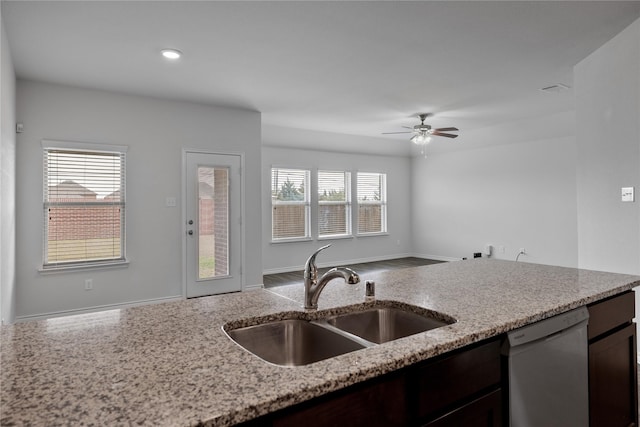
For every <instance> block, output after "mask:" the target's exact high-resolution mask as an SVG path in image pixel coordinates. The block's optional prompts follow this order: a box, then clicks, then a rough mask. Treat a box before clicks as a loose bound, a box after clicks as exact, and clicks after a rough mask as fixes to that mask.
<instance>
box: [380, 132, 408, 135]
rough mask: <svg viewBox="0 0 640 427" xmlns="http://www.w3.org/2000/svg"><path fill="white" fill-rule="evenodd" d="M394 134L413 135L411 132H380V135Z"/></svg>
mask: <svg viewBox="0 0 640 427" xmlns="http://www.w3.org/2000/svg"><path fill="white" fill-rule="evenodd" d="M396 133H413V132H382V135H393V134H396Z"/></svg>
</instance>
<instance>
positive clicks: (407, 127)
mask: <svg viewBox="0 0 640 427" xmlns="http://www.w3.org/2000/svg"><path fill="white" fill-rule="evenodd" d="M400 127H403V128H405V129H413V128H412V127H409V126H400Z"/></svg>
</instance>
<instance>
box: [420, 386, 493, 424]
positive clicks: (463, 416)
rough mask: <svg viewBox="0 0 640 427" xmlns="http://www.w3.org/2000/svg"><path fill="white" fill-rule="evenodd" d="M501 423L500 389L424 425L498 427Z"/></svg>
mask: <svg viewBox="0 0 640 427" xmlns="http://www.w3.org/2000/svg"><path fill="white" fill-rule="evenodd" d="M501 425H502V396H501V393H500V390H496V391H494V392H492V393H489V394H487V395H485V396H483V397H481V398H479V399H476V400H474V401H472V402H470V403H468V404H466V405H464V406H462V407H460V408H458V409H456V410H454V411H452V412H449V413H448V414H446V415H444V416H442V417H440V418H438V419H437V420H433V421H431V422H430V423H427V424H425V425H424V427H451V426H474V427H498V426H501Z"/></svg>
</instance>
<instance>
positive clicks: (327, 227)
mask: <svg viewBox="0 0 640 427" xmlns="http://www.w3.org/2000/svg"><path fill="white" fill-rule="evenodd" d="M350 193H351V173H349V172H331V171H318V236H319V237H332V236H348V235H350V234H351V194H350Z"/></svg>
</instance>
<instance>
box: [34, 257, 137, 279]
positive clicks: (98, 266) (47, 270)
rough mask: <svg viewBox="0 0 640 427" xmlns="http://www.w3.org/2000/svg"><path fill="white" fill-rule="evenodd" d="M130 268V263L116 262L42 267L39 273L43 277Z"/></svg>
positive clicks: (126, 261) (125, 261)
mask: <svg viewBox="0 0 640 427" xmlns="http://www.w3.org/2000/svg"><path fill="white" fill-rule="evenodd" d="M127 267H129V261H128V260H124V261H114V262H103V263H93V264H76V265H63V266H59V267H40V268H39V269H38V273H40V274H42V275H47V274H59V273H70V272H74V271H85V270H111V269H115V268H127Z"/></svg>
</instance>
